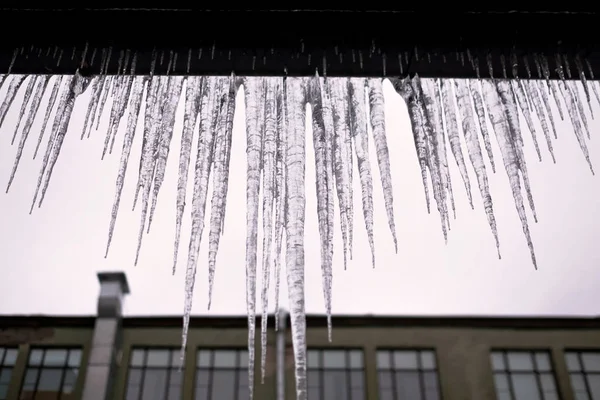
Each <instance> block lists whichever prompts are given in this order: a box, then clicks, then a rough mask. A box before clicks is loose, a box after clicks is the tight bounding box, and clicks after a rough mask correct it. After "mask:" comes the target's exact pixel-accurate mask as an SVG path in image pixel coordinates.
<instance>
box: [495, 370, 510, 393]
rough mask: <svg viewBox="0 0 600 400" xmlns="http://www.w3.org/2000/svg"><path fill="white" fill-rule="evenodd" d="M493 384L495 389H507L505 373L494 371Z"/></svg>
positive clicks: (500, 390)
mask: <svg viewBox="0 0 600 400" xmlns="http://www.w3.org/2000/svg"><path fill="white" fill-rule="evenodd" d="M494 384H495V385H496V391H498V392H502V391H507V390H508V377H507V376H506V374H503V373H498V372H496V373H495V374H494Z"/></svg>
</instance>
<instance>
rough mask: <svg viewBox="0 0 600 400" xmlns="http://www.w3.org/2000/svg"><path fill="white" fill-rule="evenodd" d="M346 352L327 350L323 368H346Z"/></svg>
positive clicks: (324, 355)
mask: <svg viewBox="0 0 600 400" xmlns="http://www.w3.org/2000/svg"><path fill="white" fill-rule="evenodd" d="M345 367H346V352H345V351H343V350H325V351H324V352H323V368H345Z"/></svg>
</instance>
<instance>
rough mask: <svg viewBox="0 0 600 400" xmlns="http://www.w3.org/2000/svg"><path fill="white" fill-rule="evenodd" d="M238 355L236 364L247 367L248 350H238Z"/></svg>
mask: <svg viewBox="0 0 600 400" xmlns="http://www.w3.org/2000/svg"><path fill="white" fill-rule="evenodd" d="M238 355H239V357H240V359H239V361H238V364H237V366H238V367H242V368H248V351H247V350H244V351H238Z"/></svg>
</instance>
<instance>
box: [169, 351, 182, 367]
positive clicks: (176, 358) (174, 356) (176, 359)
mask: <svg viewBox="0 0 600 400" xmlns="http://www.w3.org/2000/svg"><path fill="white" fill-rule="evenodd" d="M180 364H181V350H172V351H171V366H172V367H176V368H179V365H180Z"/></svg>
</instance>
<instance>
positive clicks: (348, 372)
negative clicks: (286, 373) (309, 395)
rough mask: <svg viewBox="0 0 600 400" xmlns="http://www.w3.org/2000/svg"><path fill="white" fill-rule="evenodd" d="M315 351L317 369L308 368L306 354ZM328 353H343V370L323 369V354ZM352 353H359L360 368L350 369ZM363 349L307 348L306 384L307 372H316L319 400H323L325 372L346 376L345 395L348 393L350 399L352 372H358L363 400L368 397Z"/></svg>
mask: <svg viewBox="0 0 600 400" xmlns="http://www.w3.org/2000/svg"><path fill="white" fill-rule="evenodd" d="M310 351H317V352H319V367H309V366H308V352H310ZM328 351H343V352H344V367H343V368H325V367H324V366H323V364H324V360H325V358H324V354H325V352H328ZM353 351H360V353H361V355H362V366H361V367H360V368H352V366H351V362H350V353H352V352H353ZM365 357H366V355H365V349H364V348H363V347H319V346H310V347H308V348H307V354H306V372H307V377H306V378H307V384H308V372H309V371H316V372H317V373H318V375H319V397H320V398H321V400H323V399H325V380H324V376H325V372H326V371H337V372H340V371H341V372H343V373H344V375H345V376H346V393H349V394H350V396H351V397H352V394H351V393H352V389H353V387H352V372H354V371H358V372H361V373H362V375H363V399H367V396H368V388H367V384H368V382H367V376H366V372H367V369H366V363H365Z"/></svg>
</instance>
